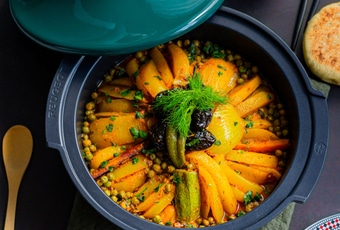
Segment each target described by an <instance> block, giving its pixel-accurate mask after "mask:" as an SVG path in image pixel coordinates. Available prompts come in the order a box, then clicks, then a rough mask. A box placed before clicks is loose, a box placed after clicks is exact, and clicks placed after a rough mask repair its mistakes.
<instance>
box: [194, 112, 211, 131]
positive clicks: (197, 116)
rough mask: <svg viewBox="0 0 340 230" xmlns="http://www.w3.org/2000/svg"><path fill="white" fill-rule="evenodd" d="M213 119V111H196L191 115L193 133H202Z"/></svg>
mask: <svg viewBox="0 0 340 230" xmlns="http://www.w3.org/2000/svg"><path fill="white" fill-rule="evenodd" d="M211 119H212V110H211V109H209V110H194V112H193V113H192V115H191V124H190V129H191V131H193V132H195V131H200V130H203V129H205V128H206V127H208V125H209V124H210V121H211Z"/></svg>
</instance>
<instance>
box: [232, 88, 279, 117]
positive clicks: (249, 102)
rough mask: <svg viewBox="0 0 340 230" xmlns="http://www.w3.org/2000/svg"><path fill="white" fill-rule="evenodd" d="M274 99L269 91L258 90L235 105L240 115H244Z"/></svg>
mask: <svg viewBox="0 0 340 230" xmlns="http://www.w3.org/2000/svg"><path fill="white" fill-rule="evenodd" d="M274 99H275V96H274V94H273V93H271V92H266V91H260V92H258V93H256V94H254V95H252V96H250V97H248V98H247V99H246V100H244V101H243V102H241V103H240V104H238V105H237V106H235V108H236V110H237V111H238V113H239V114H240V116H241V117H245V116H247V115H249V114H251V113H253V112H254V111H256V110H258V109H259V108H261V107H264V106H266V105H267V104H269V103H270V102H272V101H273V100H274Z"/></svg>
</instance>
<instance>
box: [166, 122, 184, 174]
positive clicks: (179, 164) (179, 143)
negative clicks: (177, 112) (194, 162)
mask: <svg viewBox="0 0 340 230" xmlns="http://www.w3.org/2000/svg"><path fill="white" fill-rule="evenodd" d="M165 135H166V136H165V140H166V146H167V149H168V153H169V156H170V159H171V161H172V163H173V164H174V166H175V167H176V168H183V167H184V166H185V141H186V138H185V137H179V136H178V133H177V131H176V130H175V128H173V127H171V126H167V128H166V134H165Z"/></svg>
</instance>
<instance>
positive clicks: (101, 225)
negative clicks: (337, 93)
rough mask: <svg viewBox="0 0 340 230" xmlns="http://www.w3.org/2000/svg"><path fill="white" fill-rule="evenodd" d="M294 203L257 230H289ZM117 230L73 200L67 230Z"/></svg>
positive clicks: (322, 88) (319, 84)
mask: <svg viewBox="0 0 340 230" xmlns="http://www.w3.org/2000/svg"><path fill="white" fill-rule="evenodd" d="M310 81H311V84H312V86H313V88H314V89H316V90H318V91H321V92H323V94H324V95H325V97H326V98H327V97H328V93H329V91H330V86H329V85H328V84H326V83H323V82H319V81H316V80H313V79H310ZM294 207H295V203H291V204H289V205H288V206H287V207H286V208H285V209H284V210H283V211H282V212H281V213H280V214H279V215H278V216H276V217H275V218H274V219H273V220H271V221H270V222H269V223H267V224H266V225H265V226H263V227H261V228H260V229H259V230H273V229H280V230H289V226H290V222H291V219H292V216H293V214H294ZM78 229H79V230H98V229H100V230H119V229H121V228H119V227H117V226H115V225H114V224H112V223H111V222H110V221H108V220H107V219H106V218H104V217H103V216H102V215H101V214H99V213H98V212H97V211H96V210H95V209H94V208H93V207H92V206H91V205H90V204H89V203H88V202H87V201H86V200H85V199H84V198H83V197H82V196H81V195H80V194H79V193H77V195H76V198H75V200H74V205H73V209H72V211H71V216H70V220H69V224H68V228H67V230H78Z"/></svg>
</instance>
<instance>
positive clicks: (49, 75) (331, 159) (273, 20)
mask: <svg viewBox="0 0 340 230" xmlns="http://www.w3.org/2000/svg"><path fill="white" fill-rule="evenodd" d="M331 2H336V1H326V0H324V1H320V4H319V6H318V9H320V8H321V7H322V6H324V5H326V4H328V3H331ZM224 5H226V6H229V7H231V8H234V9H236V10H239V11H242V12H244V13H247V14H249V15H250V16H253V17H254V18H256V19H258V20H259V21H261V22H262V23H264V24H265V25H267V26H268V27H269V28H270V29H272V30H273V31H274V32H275V33H277V34H278V35H279V36H280V37H281V38H282V39H283V40H284V41H285V42H287V44H288V45H291V44H292V39H293V31H294V28H295V22H296V20H297V17H298V9H299V5H300V1H297V0H256V1H254V0H229V1H225V3H224ZM309 6H310V5H308V7H309ZM296 53H297V55H298V57H300V59H301V61H302V62H303V59H302V58H301V39H300V40H299V43H298V46H297V49H296ZM63 57H64V54H62V53H59V52H55V51H51V50H48V49H46V48H44V47H41V46H39V45H37V44H36V43H34V42H32V41H31V40H30V39H28V38H27V37H26V36H25V35H24V34H23V33H22V32H21V31H20V30H19V29H18V28H17V27H16V25H15V23H14V21H13V20H12V17H11V14H10V11H9V6H8V1H7V0H0V87H1V89H0V102H1V103H0V137H1V139H2V137H3V136H4V134H5V132H6V131H7V129H9V128H10V127H11V126H12V125H16V124H22V125H26V126H27V127H29V128H30V130H31V132H32V135H33V138H34V151H33V155H32V159H31V162H30V165H29V166H28V168H27V171H26V174H25V176H24V179H23V181H22V184H21V188H20V191H19V197H18V206H17V215H16V229H18V230H20V229H35V230H36V229H50V230H53V229H66V227H67V224H68V219H69V215H70V212H71V208H72V205H73V200H74V197H75V194H76V189H75V187H74V185H73V183H72V182H71V180H70V178H69V176H68V174H67V173H66V170H65V168H64V165H63V163H62V161H61V158H60V153H59V152H58V151H56V150H54V149H49V148H47V147H46V140H45V107H46V100H47V95H48V91H49V87H50V84H51V82H52V79H53V77H54V74H55V71H56V69H57V68H58V66H59V63H60V62H61V60H62V59H63ZM339 98H340V87H338V86H331V91H330V94H329V97H328V106H329V122H330V127H329V131H330V137H329V145H328V154H327V158H326V162H325V165H324V169H323V171H322V173H321V176H320V179H319V181H318V182H317V184H316V187H315V189H314V190H313V192H312V194H311V196H310V197H309V199H308V200H307V202H306V203H305V204H297V205H296V207H295V213H294V216H293V219H292V224H291V229H293V230H295V229H303V228H305V227H307V226H309V225H310V224H312V223H313V222H315V221H317V220H319V219H321V218H324V217H326V216H329V215H332V214H335V213H339V212H340V205H339V204H340V196H339V192H340V177H339V171H338V167H339V163H340V154H339V149H340V142H339V141H338V140H337V138H338V134H339V131H338V130H339V129H340V121H339V114H340V106H338V105H337V103H339ZM1 151H2V150H1ZM7 195H8V191H7V181H6V173H5V170H4V165H3V161H2V154H1V160H0V228H2V227H3V223H4V220H5V212H6V205H7Z"/></svg>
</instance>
